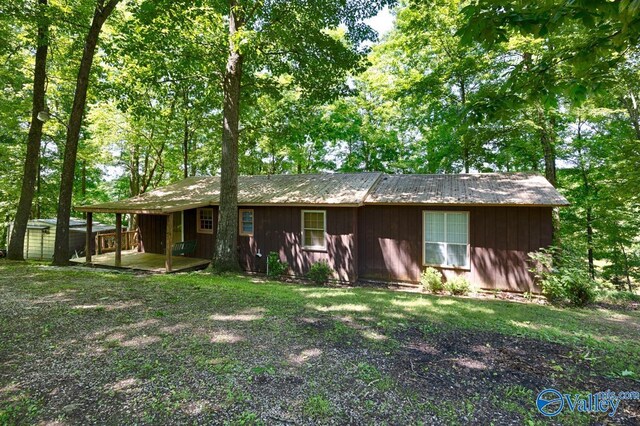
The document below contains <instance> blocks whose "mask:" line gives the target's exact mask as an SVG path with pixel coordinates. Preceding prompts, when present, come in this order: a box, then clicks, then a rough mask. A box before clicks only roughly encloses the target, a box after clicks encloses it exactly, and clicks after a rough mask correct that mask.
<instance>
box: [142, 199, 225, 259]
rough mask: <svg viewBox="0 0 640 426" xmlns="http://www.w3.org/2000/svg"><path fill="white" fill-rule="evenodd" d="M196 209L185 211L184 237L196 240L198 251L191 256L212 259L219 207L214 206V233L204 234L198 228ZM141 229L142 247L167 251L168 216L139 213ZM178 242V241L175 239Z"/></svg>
mask: <svg viewBox="0 0 640 426" xmlns="http://www.w3.org/2000/svg"><path fill="white" fill-rule="evenodd" d="M196 212H197V210H196V209H191V210H185V212H184V239H185V241H192V240H196V241H197V244H196V251H195V252H194V253H193V254H190V255H188V256H189V257H198V258H201V259H211V258H212V257H213V242H214V241H215V232H216V229H218V208H217V207H213V232H214V233H213V234H202V233H199V232H197V228H196V218H197V216H196ZM138 228H139V230H140V249H141V250H142V251H145V252H147V253H158V254H164V253H165V247H164V246H165V244H166V231H167V217H166V216H159V215H142V214H141V215H138ZM175 242H177V241H175Z"/></svg>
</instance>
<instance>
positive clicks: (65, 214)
mask: <svg viewBox="0 0 640 426" xmlns="http://www.w3.org/2000/svg"><path fill="white" fill-rule="evenodd" d="M119 1H120V0H109V2H108V3H107V4H104V0H98V4H97V5H96V9H95V11H94V14H93V20H92V21H91V27H90V28H89V32H88V33H87V38H86V39H85V43H84V50H83V52H82V59H81V61H80V68H79V70H78V78H77V81H76V90H75V94H74V97H73V106H72V108H71V115H70V116H69V125H68V126H67V140H66V144H65V150H64V162H63V164H62V178H61V181H60V196H59V198H58V215H57V224H56V242H55V247H54V253H53V264H54V265H67V264H68V263H69V219H70V216H71V200H72V196H73V180H74V175H75V168H76V158H77V154H78V140H79V139H80V129H81V127H82V117H83V115H84V108H85V104H86V101H87V89H88V88H89V76H90V74H91V66H92V65H93V57H94V53H95V50H96V46H97V45H98V37H99V36H100V31H101V29H102V25H103V24H104V22H105V21H106V20H107V18H108V17H109V15H110V14H111V12H113V9H114V8H115V7H116V5H117V4H118V3H119Z"/></svg>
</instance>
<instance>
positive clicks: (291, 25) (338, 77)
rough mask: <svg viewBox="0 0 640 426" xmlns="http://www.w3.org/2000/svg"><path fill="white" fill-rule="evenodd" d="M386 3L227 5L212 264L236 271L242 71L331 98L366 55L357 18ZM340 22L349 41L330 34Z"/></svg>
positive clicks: (235, 1)
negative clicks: (218, 188) (289, 81)
mask: <svg viewBox="0 0 640 426" xmlns="http://www.w3.org/2000/svg"><path fill="white" fill-rule="evenodd" d="M387 3H390V1H389V0H376V1H373V2H372V1H365V0H350V1H344V0H319V1H314V2H308V1H303V0H295V1H269V2H265V1H262V0H254V1H250V0H246V1H242V0H228V1H227V2H225V3H224V6H225V7H226V8H227V10H228V15H229V19H228V26H229V27H228V29H229V36H228V55H227V66H226V69H225V72H224V77H223V130H222V170H221V193H220V211H219V220H218V231H217V233H216V246H215V250H214V256H213V263H212V266H213V268H214V269H215V270H217V271H233V270H238V269H239V263H238V253H237V237H238V236H237V232H238V226H237V221H238V208H237V204H238V144H239V120H240V111H241V107H240V103H241V99H242V80H243V76H244V74H245V73H244V71H245V69H246V67H247V65H249V67H251V68H250V69H251V70H253V71H254V72H256V73H258V72H260V71H262V74H263V75H265V77H266V78H267V79H271V80H272V81H273V80H276V81H277V78H278V77H281V76H284V75H288V76H290V77H291V78H292V79H293V81H295V82H296V83H297V84H298V85H299V86H300V87H301V88H302V89H303V90H306V91H309V92H311V93H314V94H315V95H317V96H327V95H329V96H331V95H332V94H333V93H335V89H340V87H341V86H342V87H344V83H345V80H346V72H347V71H348V70H352V69H355V68H356V67H357V66H358V64H359V62H360V61H361V59H362V54H363V53H364V50H363V48H362V47H361V44H362V42H363V41H365V40H368V39H373V38H375V32H374V31H373V30H372V29H371V28H370V27H369V26H368V25H366V24H364V23H363V22H362V21H363V20H364V19H366V18H368V17H371V16H373V15H375V14H376V13H377V11H378V10H380V9H381V8H382V7H383V6H384V5H385V4H387ZM340 24H343V25H344V27H345V28H346V40H345V39H341V38H339V37H338V36H337V35H336V34H335V30H336V29H337V28H338V27H339V26H340Z"/></svg>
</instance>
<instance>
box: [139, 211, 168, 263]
mask: <svg viewBox="0 0 640 426" xmlns="http://www.w3.org/2000/svg"><path fill="white" fill-rule="evenodd" d="M166 227H167V217H166V216H160V215H147V214H139V215H138V230H139V234H138V238H139V241H140V248H139V250H140V251H142V252H145V253H157V254H164V253H165V251H164V245H165V235H166Z"/></svg>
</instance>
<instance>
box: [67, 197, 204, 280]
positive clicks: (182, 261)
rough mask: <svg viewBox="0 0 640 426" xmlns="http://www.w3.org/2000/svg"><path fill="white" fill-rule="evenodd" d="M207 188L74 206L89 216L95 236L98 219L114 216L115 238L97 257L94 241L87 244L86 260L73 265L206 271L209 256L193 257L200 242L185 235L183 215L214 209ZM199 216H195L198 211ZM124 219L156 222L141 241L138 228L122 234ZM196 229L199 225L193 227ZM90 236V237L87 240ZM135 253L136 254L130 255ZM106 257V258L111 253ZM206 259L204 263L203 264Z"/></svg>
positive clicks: (99, 247) (108, 239)
mask: <svg viewBox="0 0 640 426" xmlns="http://www.w3.org/2000/svg"><path fill="white" fill-rule="evenodd" d="M205 189H206V188H205V187H204V186H201V185H200V186H198V185H196V187H189V188H188V190H187V189H185V188H182V187H180V188H177V189H176V190H175V191H162V192H160V191H156V192H152V193H145V194H142V195H140V196H137V197H134V198H130V199H127V200H122V201H115V202H107V203H102V204H95V205H91V206H76V210H77V211H81V212H85V213H86V218H87V232H89V233H91V230H92V227H93V215H94V214H95V213H101V214H114V215H115V223H116V226H115V232H114V233H112V234H111V235H109V236H105V235H103V236H102V237H104V241H106V242H105V244H102V243H101V242H100V241H98V242H97V243H96V245H95V246H96V248H97V250H96V251H95V252H94V251H93V250H92V249H91V248H92V244H91V243H92V241H90V239H89V238H87V240H86V250H85V256H86V257H84V258H79V259H74V260H73V261H74V262H75V263H84V264H88V265H94V266H104V267H114V268H123V269H131V270H139V271H149V272H176V271H184V270H190V269H197V268H202V267H205V266H206V265H208V264H209V263H210V261H211V260H210V258H209V256H203V254H204V253H200V256H199V257H198V256H195V249H196V247H197V244H196V243H197V241H196V239H195V238H193V236H192V235H188V236H187V235H185V232H184V211H185V210H188V209H196V208H199V207H203V206H209V205H210V204H211V202H210V200H209V198H208V196H206V194H201V193H202V192H203V191H205ZM194 211H195V210H194ZM123 215H131V216H132V217H133V216H136V217H137V220H138V221H139V220H140V217H145V218H153V220H152V222H153V226H152V227H151V228H148V229H146V231H145V232H144V233H143V234H144V235H142V234H141V233H140V228H139V227H138V226H135V227H134V228H136V229H132V230H130V231H126V230H124V229H123V226H122V225H123V220H122V219H123ZM193 225H194V226H195V221H194V223H193ZM89 235H90V234H89ZM134 247H137V249H136V250H129V249H133V248H134ZM107 251H108V252H107ZM205 257H206V258H205Z"/></svg>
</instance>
